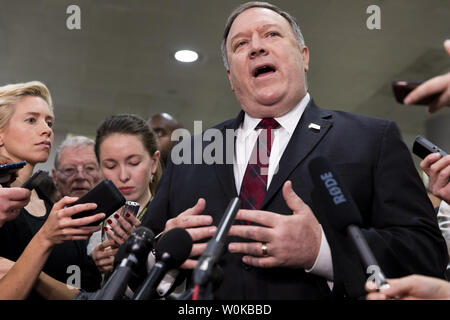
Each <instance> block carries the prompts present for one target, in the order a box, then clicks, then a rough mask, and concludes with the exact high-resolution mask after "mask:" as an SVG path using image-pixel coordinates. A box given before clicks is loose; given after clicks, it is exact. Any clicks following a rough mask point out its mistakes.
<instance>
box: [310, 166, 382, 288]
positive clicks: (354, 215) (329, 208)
mask: <svg viewBox="0 0 450 320" xmlns="http://www.w3.org/2000/svg"><path fill="white" fill-rule="evenodd" d="M309 171H310V174H311V178H312V180H313V183H314V186H315V190H314V191H313V194H312V198H313V202H314V204H315V205H317V207H319V208H320V209H322V210H323V212H322V215H325V214H326V217H325V216H323V218H324V220H326V221H327V222H328V223H329V224H330V226H332V227H333V229H335V230H337V231H338V232H341V233H346V234H347V235H348V236H349V238H350V239H351V241H352V243H353V244H354V246H355V248H356V250H357V252H358V255H359V257H360V259H361V261H362V263H363V265H364V267H365V269H366V271H367V272H370V271H374V273H373V276H374V278H375V283H376V285H377V288H379V289H385V288H388V287H389V284H388V283H387V281H386V277H385V276H384V273H383V272H382V271H381V268H380V266H379V265H378V262H377V260H376V259H375V256H374V255H373V253H372V250H371V249H370V247H369V245H368V243H367V241H366V239H365V238H364V235H363V234H362V232H361V230H360V228H359V227H358V225H362V218H361V214H360V212H359V209H358V207H357V206H356V204H355V202H354V200H353V198H352V196H351V194H350V193H349V192H348V190H347V189H346V187H345V185H344V183H343V182H342V181H341V179H340V177H339V175H338V174H337V172H336V171H335V170H334V169H333V167H332V165H331V163H330V162H329V161H327V160H326V159H325V158H323V157H317V158H315V159H313V160H312V161H311V162H310V164H309ZM319 211H321V210H319Z"/></svg>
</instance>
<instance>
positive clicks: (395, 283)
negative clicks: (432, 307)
mask: <svg viewBox="0 0 450 320" xmlns="http://www.w3.org/2000/svg"><path fill="white" fill-rule="evenodd" d="M388 283H389V285H390V287H389V288H387V289H382V290H380V291H377V290H376V285H375V283H373V282H367V283H366V287H365V288H366V291H367V292H368V293H369V294H368V295H367V297H366V299H367V300H388V299H396V300H426V299H432V300H440V299H445V300H450V283H449V282H448V281H446V280H442V279H437V278H432V277H426V276H422V275H411V276H407V277H403V278H399V279H388Z"/></svg>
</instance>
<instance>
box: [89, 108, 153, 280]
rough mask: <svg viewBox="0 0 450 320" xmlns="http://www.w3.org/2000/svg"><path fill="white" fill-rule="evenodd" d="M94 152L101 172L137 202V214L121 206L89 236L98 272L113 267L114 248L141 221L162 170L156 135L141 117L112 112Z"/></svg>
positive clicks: (102, 127)
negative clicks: (98, 231) (100, 233)
mask: <svg viewBox="0 0 450 320" xmlns="http://www.w3.org/2000/svg"><path fill="white" fill-rule="evenodd" d="M95 154H96V156H97V160H98V162H99V164H100V169H101V170H102V173H103V176H104V177H105V178H108V179H110V180H111V181H112V182H113V183H114V185H115V186H116V187H117V188H118V189H119V190H120V192H121V193H122V194H123V195H124V197H125V199H126V200H127V201H133V202H137V203H139V210H138V213H137V215H136V217H135V216H134V215H132V214H130V213H128V212H126V213H124V215H123V216H122V215H121V214H120V212H121V211H120V210H119V211H118V212H116V213H115V214H114V215H113V217H110V218H109V219H107V220H106V223H105V225H104V229H103V232H104V234H106V235H107V237H108V238H109V240H107V241H103V242H102V243H100V242H101V241H102V240H104V238H103V239H101V237H100V236H98V234H97V235H96V236H97V237H95V236H94V235H93V236H92V237H91V241H90V245H91V246H92V247H94V249H93V251H92V258H93V259H94V262H95V263H96V264H97V267H98V268H99V270H100V271H101V272H106V271H110V270H112V269H113V264H114V255H115V253H116V252H117V248H118V247H119V246H120V245H121V244H122V243H124V242H125V240H126V239H127V238H128V237H129V235H130V234H131V232H132V231H133V230H134V229H135V228H136V227H137V226H139V225H140V221H141V220H142V218H143V216H144V215H145V214H146V213H147V206H148V205H149V203H150V201H151V199H152V195H153V194H154V192H155V190H156V186H157V184H158V182H159V179H160V176H161V174H162V168H161V164H160V162H159V158H160V152H159V150H158V144H157V140H156V136H155V134H154V133H153V131H151V129H150V127H149V126H148V125H147V123H146V122H145V120H144V119H142V118H140V117H138V116H135V115H115V116H111V117H109V118H107V119H105V120H104V121H103V123H102V124H101V125H100V126H99V127H98V129H97V136H96V139H95Z"/></svg>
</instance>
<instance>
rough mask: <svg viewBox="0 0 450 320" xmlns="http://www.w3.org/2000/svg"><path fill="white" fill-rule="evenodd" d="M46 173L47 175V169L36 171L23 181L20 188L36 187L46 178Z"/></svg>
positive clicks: (31, 188)
mask: <svg viewBox="0 0 450 320" xmlns="http://www.w3.org/2000/svg"><path fill="white" fill-rule="evenodd" d="M47 175H48V172H47V171H44V170H38V171H36V172H35V173H33V174H32V175H31V177H29V178H28V180H27V181H25V183H24V184H23V185H22V188H26V189H29V190H33V189H34V188H36V186H38V185H40V184H41V183H42V181H43V180H44V179H45V178H46V176H47Z"/></svg>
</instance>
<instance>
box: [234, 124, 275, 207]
mask: <svg viewBox="0 0 450 320" xmlns="http://www.w3.org/2000/svg"><path fill="white" fill-rule="evenodd" d="M279 126H280V124H279V123H278V122H277V121H276V120H275V119H273V118H264V119H262V120H261V122H260V123H259V124H258V125H257V126H256V129H261V128H262V129H263V130H262V131H261V133H260V134H259V136H258V139H257V141H256V143H255V146H254V147H253V151H252V154H251V156H250V159H249V162H248V164H247V168H246V170H245V174H244V178H243V180H242V185H241V192H240V194H239V199H240V200H241V208H242V209H252V210H257V209H259V208H260V207H261V204H262V202H263V200H264V196H265V195H266V191H267V175H268V171H269V157H270V151H271V150H272V142H273V132H272V130H273V129H276V128H278V127H279ZM256 129H255V130H256Z"/></svg>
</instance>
